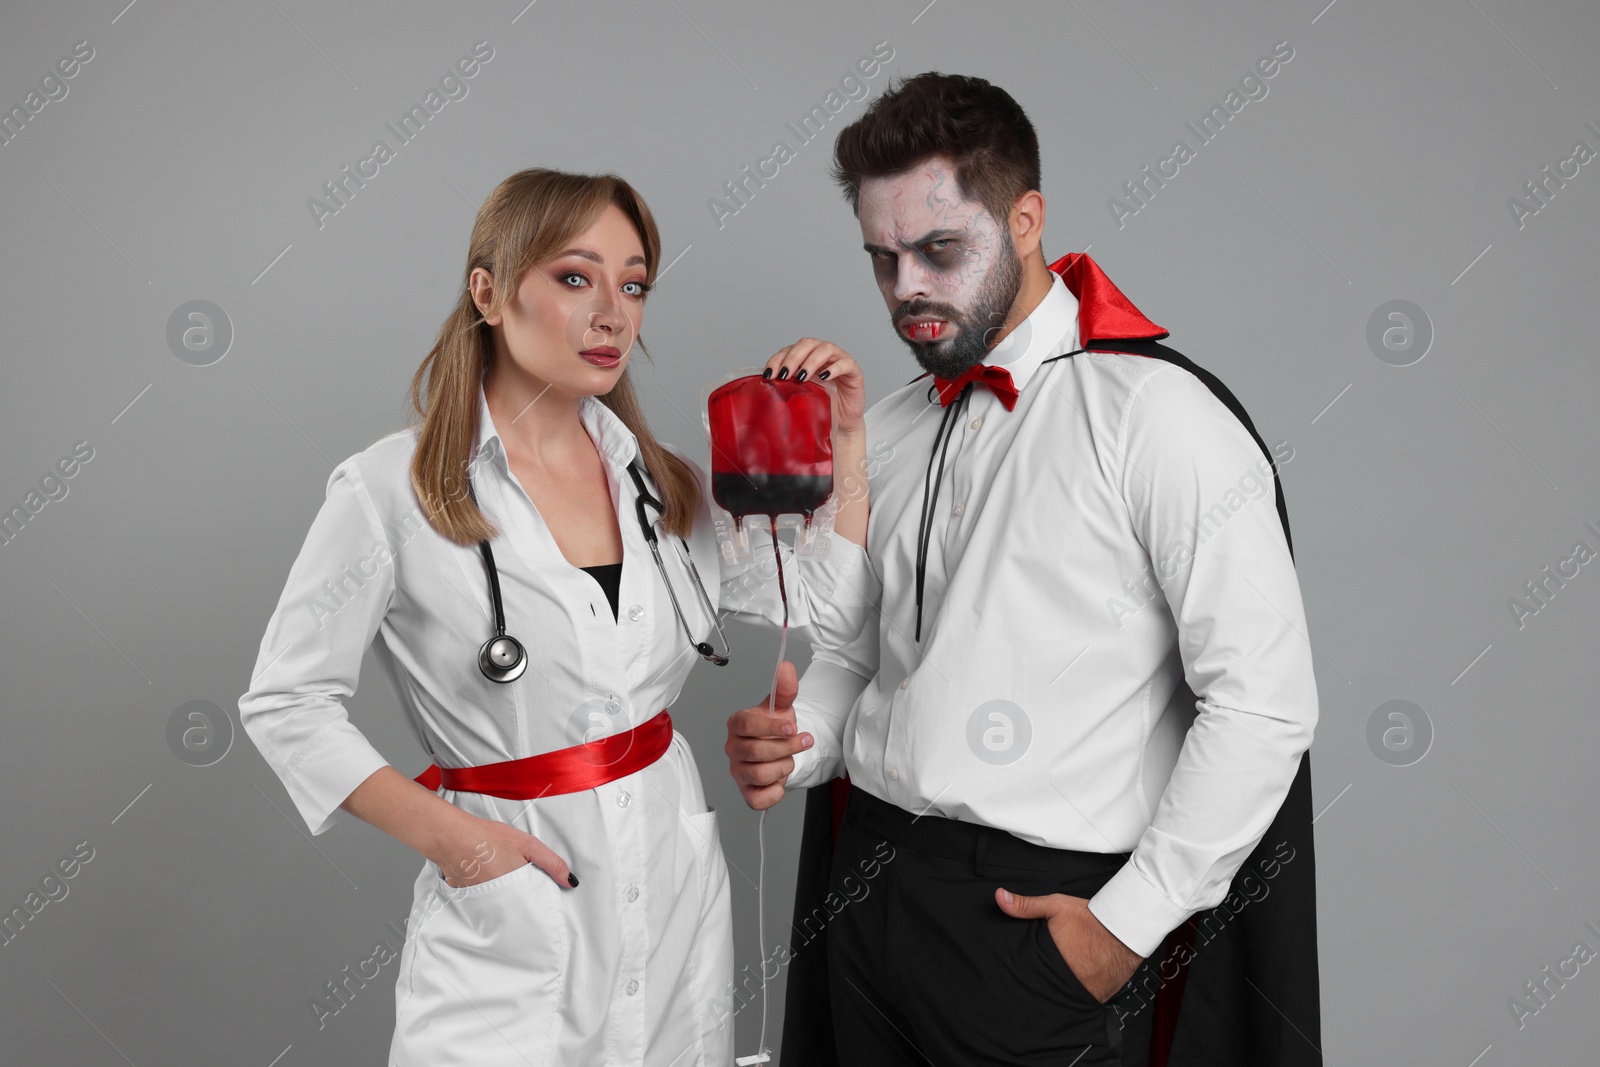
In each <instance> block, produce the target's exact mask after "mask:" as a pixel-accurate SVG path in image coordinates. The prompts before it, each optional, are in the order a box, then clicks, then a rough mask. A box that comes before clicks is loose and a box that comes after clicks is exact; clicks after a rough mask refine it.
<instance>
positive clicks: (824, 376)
mask: <svg viewBox="0 0 1600 1067" xmlns="http://www.w3.org/2000/svg"><path fill="white" fill-rule="evenodd" d="M832 373H833V371H831V370H825V371H823V372H822V373H821V374H819V375H817V381H819V382H820V381H826V380H827V377H828V375H830V374H832Z"/></svg>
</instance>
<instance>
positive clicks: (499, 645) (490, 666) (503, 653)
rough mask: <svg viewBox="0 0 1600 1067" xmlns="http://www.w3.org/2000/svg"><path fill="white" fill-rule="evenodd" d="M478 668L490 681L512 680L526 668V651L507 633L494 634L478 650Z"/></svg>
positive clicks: (520, 643) (519, 675)
mask: <svg viewBox="0 0 1600 1067" xmlns="http://www.w3.org/2000/svg"><path fill="white" fill-rule="evenodd" d="M478 669H479V670H481V671H482V672H483V676H484V677H485V678H487V679H489V680H490V681H491V682H514V681H516V680H517V679H518V678H521V677H522V672H523V671H525V670H527V669H528V652H527V650H526V649H524V648H523V647H522V642H520V641H518V640H517V639H516V638H515V637H511V636H509V635H508V634H503V633H502V634H496V635H495V636H494V637H491V638H489V640H487V641H485V642H484V643H483V647H482V648H480V649H479V650H478Z"/></svg>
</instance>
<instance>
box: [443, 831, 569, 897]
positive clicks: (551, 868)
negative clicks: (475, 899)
mask: <svg viewBox="0 0 1600 1067" xmlns="http://www.w3.org/2000/svg"><path fill="white" fill-rule="evenodd" d="M462 814H463V815H464V816H465V819H464V821H463V822H461V823H460V824H459V825H458V826H457V827H456V828H454V829H453V830H452V832H451V833H449V834H448V835H447V837H446V840H445V841H444V842H443V843H442V845H441V847H440V848H439V849H438V854H437V855H432V856H429V857H428V858H429V859H430V860H432V861H433V862H434V863H436V864H438V866H439V870H440V871H441V872H442V873H443V875H444V880H445V884H446V885H449V886H452V887H454V888H456V889H464V888H466V887H467V886H473V885H479V884H481V883H483V882H487V881H489V880H490V879H493V878H498V877H500V876H501V875H503V874H510V873H511V872H512V871H514V870H516V869H517V868H518V867H522V866H524V865H526V864H529V863H531V864H533V865H534V866H536V867H538V868H539V869H540V870H542V871H544V873H545V874H547V875H549V876H550V878H551V879H552V880H553V881H554V882H555V883H556V884H557V885H559V886H564V887H567V886H570V887H572V888H574V889H575V888H577V885H578V878H577V875H575V874H573V873H572V869H571V868H570V867H568V866H567V861H566V860H565V859H563V858H562V857H561V856H559V855H557V854H556V853H555V852H554V851H552V850H551V849H550V847H549V846H548V845H546V844H545V843H544V842H543V841H540V840H539V839H538V838H537V837H534V836H533V835H532V834H530V833H527V832H526V831H523V830H519V829H517V828H516V827H515V826H512V825H510V824H508V823H503V822H500V821H499V820H498V819H482V818H479V817H478V816H476V815H470V814H468V813H466V812H463V813H462Z"/></svg>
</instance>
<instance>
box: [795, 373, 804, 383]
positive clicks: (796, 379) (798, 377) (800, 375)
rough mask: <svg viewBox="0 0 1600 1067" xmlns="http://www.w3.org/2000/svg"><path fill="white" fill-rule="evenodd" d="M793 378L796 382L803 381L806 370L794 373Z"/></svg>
mask: <svg viewBox="0 0 1600 1067" xmlns="http://www.w3.org/2000/svg"><path fill="white" fill-rule="evenodd" d="M794 380H795V381H797V382H803V381H805V380H806V372H805V371H801V372H800V373H799V374H796V375H795V376H794Z"/></svg>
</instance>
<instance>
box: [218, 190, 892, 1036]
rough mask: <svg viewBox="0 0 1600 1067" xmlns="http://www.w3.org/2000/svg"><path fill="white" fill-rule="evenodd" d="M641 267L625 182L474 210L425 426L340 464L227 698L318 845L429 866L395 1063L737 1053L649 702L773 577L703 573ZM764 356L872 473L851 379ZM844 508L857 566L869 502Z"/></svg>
mask: <svg viewBox="0 0 1600 1067" xmlns="http://www.w3.org/2000/svg"><path fill="white" fill-rule="evenodd" d="M659 260H660V238H659V235H658V233H657V230H656V225H655V222H654V220H653V219H652V217H651V214H650V211H649V209H648V208H647V207H646V205H645V203H644V201H643V200H642V199H641V198H640V196H639V195H638V193H637V192H635V191H634V189H633V188H632V187H631V186H629V185H628V183H626V182H624V181H623V180H621V179H620V178H617V177H616V176H614V175H579V174H568V173H562V172H558V171H552V170H545V169H533V170H527V171H523V172H520V173H518V174H515V175H512V176H511V177H510V178H507V179H506V180H505V181H504V182H502V183H501V184H500V185H499V187H497V188H496V189H495V190H494V192H493V193H492V194H490V196H489V198H488V199H487V201H486V202H485V203H484V205H483V207H482V208H481V210H480V211H479V212H478V217H477V221H476V223H475V224H474V227H473V232H472V241H471V247H470V250H469V253H468V257H467V269H466V278H465V285H464V287H463V289H462V292H461V296H460V300H459V303H458V304H457V306H456V308H455V310H454V311H453V312H452V313H451V314H450V316H449V318H448V319H447V320H446V322H445V324H444V327H443V328H442V330H441V332H440V335H439V338H438V340H437V342H436V343H435V344H434V346H433V349H432V351H430V352H429V354H428V356H427V358H426V359H425V360H424V361H423V363H422V365H421V367H419V368H418V370H417V372H416V374H415V376H414V378H413V380H412V383H411V400H412V405H413V407H414V408H415V409H416V411H417V413H418V415H419V416H420V422H419V424H417V425H414V426H411V427H409V428H407V429H404V430H401V431H398V432H396V433H393V434H390V435H389V436H387V437H384V438H382V439H381V440H379V441H377V442H376V443H374V444H373V445H371V446H370V447H369V448H367V449H366V450H364V451H362V452H359V453H357V454H356V455H354V456H351V457H350V458H349V459H346V460H345V461H344V462H343V463H341V464H339V466H338V467H337V468H335V470H334V471H333V473H332V475H331V476H330V478H329V479H328V484H327V491H326V492H327V495H326V501H325V502H324V504H323V505H322V509H321V511H320V512H319V513H318V514H317V516H316V519H315V520H314V522H313V523H312V526H311V530H310V532H309V534H308V535H307V537H306V541H305V544H304V547H303V548H302V549H301V552H300V555H299V557H298V558H297V559H296V561H295V563H294V565H293V567H292V569H291V571H290V574H289V578H288V582H287V584H286V586H285V588H284V591H283V594H282V597H281V598H280V600H279V603H278V606H277V609H276V611H275V613H274V614H273V616H272V619H271V622H270V623H269V625H268V627H267V631H266V634H265V636H264V638H263V639H262V642H261V648H260V656H259V659H258V661H257V666H256V669H255V672H254V674H253V677H252V680H251V685H250V690H249V692H247V693H246V694H245V695H244V696H243V697H242V698H241V699H240V701H239V711H240V718H241V720H242V722H243V724H244V728H245V730H246V731H247V732H248V734H249V736H250V737H251V739H252V740H253V741H254V742H255V743H256V745H257V746H258V747H259V749H260V750H261V752H262V754H263V755H264V756H265V758H266V760H267V762H268V763H269V765H270V766H271V767H272V769H273V770H274V771H275V772H276V773H277V774H278V775H279V777H280V778H281V779H282V780H283V783H284V785H285V786H286V787H287V789H288V791H289V795H290V797H291V798H292V799H293V801H294V803H295V805H296V807H297V808H298V810H299V812H300V814H301V816H302V817H303V818H304V819H305V820H306V823H307V825H308V826H309V827H310V828H311V831H312V832H313V833H316V834H320V833H323V832H325V831H326V830H327V829H328V828H329V827H330V826H332V825H333V823H334V822H335V821H337V820H338V819H339V818H340V813H341V812H343V811H348V812H351V813H353V814H354V815H356V816H357V817H359V818H361V819H363V820H365V821H366V822H369V823H371V824H372V825H374V826H376V827H378V828H379V829H381V830H384V831H385V832H387V833H389V834H392V835H393V836H394V837H396V838H397V839H399V840H400V841H402V842H404V843H405V844H406V845H408V846H410V847H411V848H413V849H415V850H416V851H417V852H418V853H419V854H421V855H422V856H423V857H424V858H425V859H426V860H427V862H426V863H425V864H424V865H423V867H422V869H421V871H419V873H418V875H417V879H416V884H415V887H414V895H413V899H414V906H413V909H412V915H411V919H410V921H409V928H408V932H407V939H406V943H405V946H404V949H403V950H402V952H401V957H400V961H399V968H398V975H397V980H396V989H395V1015H396V1022H395V1032H394V1037H393V1041H392V1045H391V1049H390V1059H389V1063H390V1064H391V1065H392V1067H412V1065H424V1064H425V1065H427V1067H446V1065H450V1064H462V1065H467V1064H470V1065H472V1067H492V1065H496V1064H507V1065H512V1064H514V1065H516V1067H527V1065H530V1064H532V1065H540V1064H552V1065H553V1064H571V1065H578V1064H602V1063H627V1064H661V1065H663V1067H665V1065H667V1064H674V1065H678V1067H684V1065H689V1064H706V1065H710V1064H716V1065H719V1067H720V1065H723V1064H727V1063H730V1062H731V1059H732V1055H733V1025H732V1019H731V1016H730V1014H729V1013H730V1001H731V981H732V977H733V941H732V929H731V919H730V911H729V896H728V873H727V867H726V865H725V863H724V860H723V856H722V852H721V849H720V846H719V839H718V831H717V816H716V813H715V811H714V810H711V809H709V808H708V807H707V804H706V800H705V795H704V792H703V789H702V786H701V779H700V773H699V771H698V769H697V767H696V764H695V759H694V756H693V755H692V754H691V752H690V751H689V747H688V744H687V742H686V741H685V740H684V738H683V736H682V735H681V734H679V733H677V732H675V731H674V730H673V727H672V722H671V716H670V715H669V714H668V712H667V711H666V709H668V708H669V707H670V706H671V705H672V704H673V702H674V700H676V698H677V696H678V693H679V692H680V690H681V688H682V686H683V683H684V679H685V677H686V676H687V675H688V673H689V670H690V668H691V667H692V666H694V664H695V663H697V662H698V661H699V660H700V659H701V658H707V659H712V660H714V661H723V662H725V657H724V656H723V654H722V653H723V651H724V650H725V648H726V646H725V644H723V643H721V638H720V636H719V634H720V626H719V625H718V622H717V612H718V610H719V609H720V610H722V611H723V612H732V613H736V614H738V615H741V616H744V617H747V618H751V619H760V620H766V621H767V622H772V623H775V622H777V621H778V620H779V619H780V617H781V610H782V609H781V607H780V605H779V601H778V598H777V589H776V581H775V578H776V574H775V568H773V567H771V566H770V564H769V565H768V567H767V568H766V572H761V571H759V570H755V569H744V570H738V569H734V568H732V567H723V566H721V565H720V564H719V557H720V553H719V552H718V546H717V543H716V537H715V533H714V531H713V527H712V521H711V519H712V512H711V505H710V502H709V500H708V495H707V493H706V490H705V478H704V474H703V472H702V470H701V469H700V468H699V466H698V465H697V464H695V463H694V462H692V461H690V460H689V459H687V458H685V457H684V456H683V455H681V454H679V453H677V452H675V451H674V450H672V449H670V448H667V447H666V446H664V445H662V444H661V443H659V442H658V441H657V440H656V439H655V438H654V437H653V436H652V435H651V433H650V430H649V427H648V426H646V424H645V420H644V416H643V413H642V411H641V408H640V405H639V403H638V400H637V398H636V396H635V394H634V390H633V387H632V385H631V384H630V380H629V379H630V375H629V371H628V365H629V363H630V361H631V360H632V358H633V355H632V354H633V352H634V351H635V350H636V349H639V348H641V346H640V345H639V344H638V338H639V328H640V323H641V321H642V320H643V317H644V308H645V301H646V295H647V294H648V293H649V291H650V288H651V286H652V284H653V282H654V280H655V276H656V271H657V267H658V264H659ZM767 367H768V369H769V370H771V371H773V372H774V373H776V374H778V375H779V376H780V377H786V376H788V375H789V374H790V373H794V374H795V375H796V376H801V375H810V376H811V377H812V378H814V379H816V378H821V379H824V380H825V385H826V387H827V388H829V391H830V392H831V393H832V395H833V401H834V416H835V441H834V444H835V449H836V456H837V457H839V459H840V460H841V461H842V462H844V463H855V462H860V463H863V464H864V460H865V449H864V445H863V444H862V441H861V435H862V429H861V421H862V412H863V407H864V404H863V396H862V389H861V376H860V372H859V369H858V368H857V367H856V364H855V362H854V361H853V360H852V359H851V358H850V357H849V356H848V355H847V354H846V353H844V352H842V351H841V350H839V349H838V348H837V347H836V346H833V345H830V344H827V343H825V342H821V341H817V340H815V339H810V338H807V339H803V340H801V341H799V342H797V343H796V344H794V345H790V346H786V347H785V348H783V349H781V350H780V351H779V352H778V353H777V354H775V355H774V356H773V357H772V358H771V359H769V360H768V361H767ZM837 521H838V526H837V528H836V529H837V533H836V535H835V537H834V542H835V545H836V546H837V547H838V550H839V551H845V552H849V551H852V550H854V551H859V548H858V547H856V546H859V545H860V544H861V543H862V541H863V540H864V537H865V529H866V500H865V496H864V495H861V496H859V497H858V498H854V499H847V500H844V501H843V502H842V504H841V507H840V511H839V517H838V520H837ZM652 542H654V544H652ZM765 546H766V548H767V555H766V557H765V558H766V560H768V561H770V559H771V546H770V542H766V543H765ZM761 559H762V557H761V556H759V555H757V556H754V557H752V561H753V562H755V561H760V560H761ZM746 567H747V568H748V567H749V565H746ZM784 569H785V573H786V582H787V586H788V589H789V591H790V597H791V605H790V607H791V615H790V620H791V623H792V624H795V625H800V626H808V625H809V626H812V627H814V628H825V627H826V626H827V620H826V619H825V618H822V617H820V616H821V615H822V614H824V613H822V612H820V611H819V608H820V606H822V605H824V604H825V603H826V602H827V601H828V600H829V599H830V598H831V597H834V596H835V591H834V590H832V589H828V588H822V587H821V586H822V584H823V581H822V580H821V579H820V578H818V577H816V576H811V577H809V578H808V576H807V575H806V574H805V572H806V571H807V570H809V569H810V568H808V567H806V566H796V565H793V564H786V565H785V568H784ZM701 575H704V576H706V577H707V578H708V579H709V581H710V584H709V585H703V584H702V583H701V581H700V576H701ZM845 595H847V593H846V594H845ZM814 632H820V629H818V630H815V631H814ZM369 645H371V646H372V647H373V648H374V650H375V651H376V653H377V654H378V659H379V660H380V662H381V663H382V664H383V666H384V668H385V670H386V671H387V673H388V675H389V677H390V680H391V681H392V683H393V685H394V689H395V692H396V693H397V695H398V696H399V698H400V705H401V707H402V709H403V710H404V713H405V715H406V717H407V720H408V722H409V724H410V726H411V729H412V733H413V735H414V736H415V737H416V739H417V741H418V743H419V744H420V745H421V746H422V747H423V748H424V749H425V750H426V751H427V752H428V753H429V754H430V755H431V756H432V758H433V759H434V761H435V766H433V767H430V768H429V769H428V771H426V772H425V773H424V774H423V775H421V776H419V777H418V778H417V779H416V780H413V779H411V778H409V777H407V776H406V775H404V774H403V773H401V772H400V771H398V770H396V769H395V768H394V767H392V766H390V765H389V764H388V762H387V761H386V760H385V758H384V757H383V756H382V755H380V754H379V753H378V752H377V751H376V750H375V749H374V748H373V746H372V745H371V744H370V743H369V742H368V741H367V739H366V738H365V737H364V736H363V735H362V734H361V732H360V731H359V730H357V729H356V727H355V726H354V725H353V724H351V723H350V721H349V719H348V717H347V715H346V713H345V709H344V706H343V703H342V701H343V700H344V699H346V698H348V697H350V696H351V695H352V694H353V693H354V692H355V688H356V683H357V675H358V672H359V668H360V664H361V659H362V655H363V653H364V652H365V651H366V649H367V647H368V646H369ZM688 713H690V714H693V713H694V711H693V709H691V710H690V711H689V712H688ZM775 721H776V720H775ZM774 733H775V734H780V733H781V728H779V727H775V728H774ZM810 743H811V740H810V735H805V734H803V735H800V736H794V737H786V738H782V739H781V740H778V741H774V744H775V745H783V746H788V747H790V748H791V749H792V750H793V751H799V750H800V749H801V748H804V747H808V746H809V745H810ZM419 783H420V784H419Z"/></svg>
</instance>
